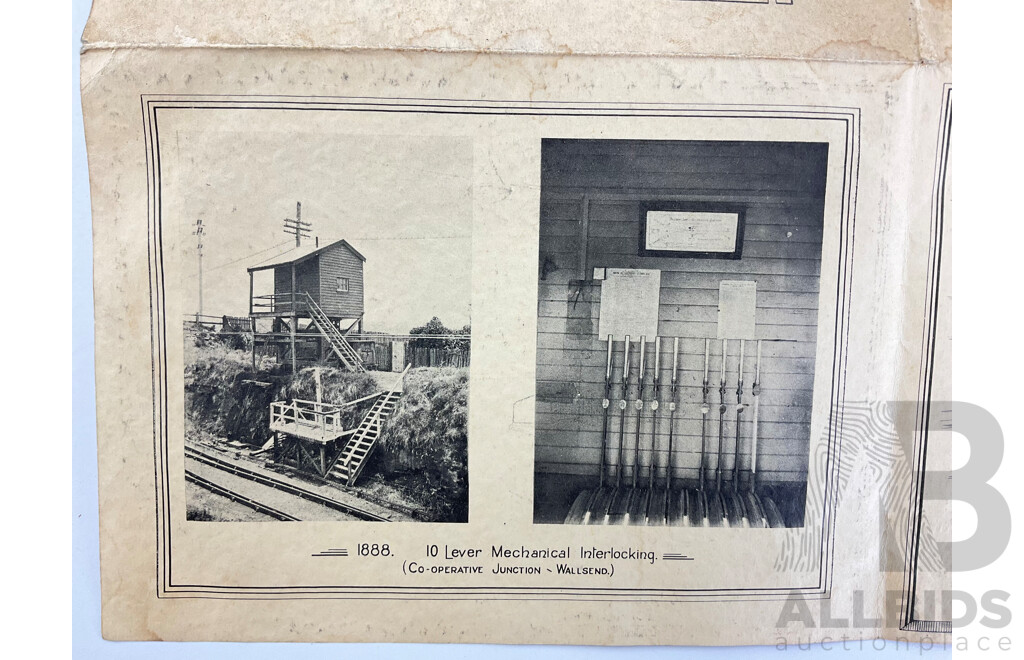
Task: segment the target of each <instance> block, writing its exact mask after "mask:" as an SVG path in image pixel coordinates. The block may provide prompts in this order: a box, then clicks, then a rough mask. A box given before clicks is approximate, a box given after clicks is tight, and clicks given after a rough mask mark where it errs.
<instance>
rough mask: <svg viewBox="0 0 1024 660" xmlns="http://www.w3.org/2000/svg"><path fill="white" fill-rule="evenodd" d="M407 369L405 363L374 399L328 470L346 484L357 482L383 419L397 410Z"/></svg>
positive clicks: (371, 451)
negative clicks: (385, 390) (384, 390)
mask: <svg viewBox="0 0 1024 660" xmlns="http://www.w3.org/2000/svg"><path fill="white" fill-rule="evenodd" d="M409 366H412V365H409ZM408 371H409V367H406V368H405V371H403V372H402V375H400V376H399V377H398V380H396V381H395V384H394V385H392V386H391V389H390V390H388V391H387V392H384V393H383V394H381V395H380V397H379V398H378V399H377V400H376V401H374V402H373V406H372V407H371V408H370V410H369V412H367V413H366V416H365V417H363V421H361V422H360V423H359V426H358V427H357V428H356V430H355V432H354V433H353V434H352V435H351V437H350V439H349V441H348V444H346V445H345V448H344V449H343V450H341V453H340V454H338V457H337V458H336V459H335V462H334V465H333V466H332V467H331V469H330V471H329V472H328V474H329V475H330V476H331V477H333V478H335V479H338V480H339V481H343V482H345V485H346V486H354V485H355V483H356V479H358V478H359V475H360V474H361V473H362V471H363V468H364V467H365V466H366V460H367V459H368V458H369V457H370V454H371V453H373V450H374V448H375V447H376V446H377V439H378V438H380V432H381V430H382V429H383V427H384V421H385V420H386V419H387V418H388V417H389V416H390V415H391V413H393V412H394V411H395V407H396V406H397V404H398V399H399V397H400V396H401V391H400V390H399V386H400V385H401V384H402V380H403V379H404V378H405V374H406V372H408Z"/></svg>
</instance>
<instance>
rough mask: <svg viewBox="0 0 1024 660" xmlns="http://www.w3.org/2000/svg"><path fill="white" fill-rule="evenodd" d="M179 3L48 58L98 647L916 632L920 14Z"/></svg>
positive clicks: (941, 100) (109, 6) (936, 318)
mask: <svg viewBox="0 0 1024 660" xmlns="http://www.w3.org/2000/svg"><path fill="white" fill-rule="evenodd" d="M206 4H207V3H203V2H197V3H181V4H174V3H172V4H171V5H169V6H168V5H166V4H159V5H158V4H157V3H148V2H141V3H133V4H132V5H131V6H130V7H126V6H121V5H118V4H117V3H112V2H98V3H97V5H96V8H95V10H94V13H93V17H92V19H91V21H90V25H89V28H88V30H87V33H86V37H85V42H86V43H85V49H84V53H83V59H82V72H83V73H82V94H83V108H84V113H85V119H86V134H87V139H88V146H89V165H90V176H91V181H92V200H93V212H94V219H95V220H94V222H95V224H94V237H95V238H94V240H95V263H96V268H95V285H96V294H95V295H96V319H97V322H96V323H97V327H96V342H97V346H96V353H97V365H96V372H97V412H98V420H99V422H98V423H99V432H98V439H99V448H98V450H99V466H100V504H101V537H102V542H101V562H102V572H103V602H104V611H103V626H104V634H105V636H106V637H108V638H110V639H175V640H178V639H182V640H184V639H189V640H250V641H261V640H263V641H270V640H274V641H314V640H315V641H436V642H500V643H574V644H778V643H780V640H781V642H782V643H785V642H787V641H790V642H791V643H794V644H795V643H796V642H797V640H800V641H806V640H808V639H813V640H816V639H822V638H825V637H829V636H831V637H833V638H838V637H839V636H840V635H847V636H848V637H850V638H871V637H876V636H885V637H888V638H893V637H896V636H900V637H906V638H909V639H921V638H922V637H923V636H929V635H930V636H931V637H930V639H936V640H941V639H942V636H943V635H944V634H945V633H947V632H948V627H947V625H946V624H947V623H948V619H949V614H948V611H945V609H944V607H945V605H944V603H942V602H941V600H942V598H941V592H942V589H943V588H945V587H944V585H946V583H947V579H948V566H947V565H946V564H944V558H943V555H942V551H941V548H942V547H943V546H942V541H943V540H944V539H948V532H949V529H948V528H949V525H948V510H945V509H943V508H942V507H941V506H934V507H932V506H930V505H929V507H928V508H927V509H926V510H921V507H914V506H913V502H914V501H915V493H917V494H919V493H920V489H922V488H934V487H935V486H934V484H932V485H929V483H930V482H928V481H927V480H926V479H925V478H924V472H926V471H927V470H926V469H925V468H924V467H922V466H923V465H924V463H925V461H927V460H929V459H928V456H927V454H928V452H927V451H926V450H925V448H926V446H930V447H931V448H932V449H931V455H932V458H931V459H930V460H933V461H934V460H935V457H936V455H937V456H938V457H939V459H941V458H942V456H943V454H944V453H946V454H947V455H948V441H946V443H945V445H944V443H943V441H942V440H941V438H939V436H938V435H931V436H929V435H928V430H929V429H931V428H940V427H941V414H938V413H940V412H941V411H938V412H935V413H933V411H932V410H931V409H930V408H929V407H928V406H921V405H915V404H911V405H904V404H902V403H900V402H907V401H929V400H931V398H935V399H936V400H939V399H938V398H937V397H935V396H934V395H935V393H936V392H933V389H934V387H939V388H940V389H941V387H942V385H941V383H942V382H944V381H942V374H943V373H946V370H945V367H944V361H945V360H948V353H944V352H943V351H945V349H944V348H943V346H944V344H942V342H941V341H937V340H936V337H939V338H941V337H944V336H947V335H948V328H947V329H946V330H943V327H945V326H942V323H943V322H944V321H942V319H943V318H944V315H946V314H948V309H947V307H948V305H947V306H941V305H942V303H941V302H937V301H942V300H943V299H944V298H943V294H942V293H941V292H940V289H939V287H940V285H941V283H942V282H943V281H946V280H944V278H948V274H947V273H946V271H942V269H941V267H940V266H939V265H938V264H937V261H939V260H937V259H936V258H935V255H936V254H941V251H942V250H943V249H948V241H947V242H946V243H945V248H944V247H943V245H944V244H943V242H942V240H941V239H940V237H941V236H943V235H944V234H943V232H948V231H950V229H949V227H950V224H949V220H948V217H947V216H946V215H944V213H943V212H942V208H944V205H942V204H939V205H936V204H935V203H933V202H934V200H944V199H946V198H947V196H948V195H949V194H951V193H950V192H949V190H950V188H949V181H948V180H947V178H946V177H944V176H938V175H937V174H936V173H937V172H938V171H945V169H946V168H945V167H944V166H943V167H940V168H938V169H937V166H936V163H945V162H946V160H947V158H948V154H949V152H950V149H949V144H950V142H951V141H950V138H949V121H948V116H949V114H950V113H951V88H950V87H949V85H948V83H949V82H950V69H949V63H948V58H949V39H948V24H947V23H945V22H944V21H945V20H946V18H945V17H946V16H948V12H944V11H942V10H941V8H938V9H937V8H935V7H930V8H929V9H928V10H927V11H917V10H916V9H915V8H914V5H911V4H906V5H901V6H900V7H899V8H898V9H894V8H893V7H891V6H889V5H886V6H885V7H886V9H885V11H884V12H883V11H880V10H879V8H878V7H876V6H874V5H872V4H871V3H868V4H863V3H859V4H858V3H848V2H841V1H840V0H830V2H825V3H803V2H800V0H794V3H793V4H791V5H786V4H784V3H779V2H773V3H769V2H763V3H762V2H751V3H718V2H692V3H691V2H678V3H677V2H659V3H656V4H657V7H656V8H652V9H651V13H650V14H644V13H640V12H631V13H629V17H628V18H624V17H623V12H624V6H623V5H622V4H621V3H611V2H607V3H606V2H595V3H587V9H586V11H579V7H577V6H575V5H574V3H532V2H525V3H517V4H516V5H515V8H506V10H505V11H495V12H493V13H491V14H489V18H487V17H483V16H474V17H470V15H467V14H464V13H460V14H454V13H452V12H454V9H447V8H445V7H442V6H441V5H440V3H438V4H433V3H428V4H426V5H424V6H423V7H421V8H409V9H406V10H403V11H404V12H406V13H401V14H399V13H396V14H395V15H394V16H389V15H387V13H386V12H387V11H396V12H397V10H385V14H383V15H382V14H381V13H380V11H381V10H379V9H378V8H376V6H375V5H373V4H372V3H354V4H353V5H351V6H346V7H345V8H341V7H340V5H339V4H337V3H322V5H323V6H318V7H317V8H316V9H317V11H314V10H312V9H309V10H307V11H303V12H299V11H289V12H281V11H280V9H279V7H278V6H277V5H276V4H273V3H266V5H267V6H266V7H264V6H263V4H264V3H261V2H252V3H247V4H246V15H247V16H250V17H259V18H258V19H257V18H248V19H245V20H242V19H240V18H238V17H237V14H236V13H234V12H230V11H228V10H227V9H226V8H224V7H223V6H222V5H221V4H219V3H218V4H216V6H214V4H210V6H205V5H206ZM272 4H273V6H271V5H272ZM531 10H533V11H534V12H535V13H533V14H530V13H529V12H530V11H531ZM657 12H660V14H659V13H657ZM785 12H789V13H785ZM893 12H896V13H895V14H893ZM836 15H841V16H842V20H838V19H836V18H835V16H836ZM527 16H529V17H530V18H529V19H528V20H527V19H526V18H525V17H527ZM670 19H671V20H670ZM515 25H522V26H523V27H521V28H516V27H513V26H515ZM755 28H756V29H755ZM737 30H741V31H742V33H743V34H744V35H745V37H746V38H744V39H742V40H740V39H738V38H737V36H736V34H737V32H736V31H737ZM623 55H630V56H629V57H624V56H623ZM666 217H669V218H675V220H673V221H672V222H666V220H665V218H666ZM687 218H688V220H687ZM709 218H710V219H712V220H713V221H714V222H713V223H711V224H710V225H709V224H707V221H708V219H709ZM680 219H682V221H683V222H682V224H680V222H681V221H680ZM687 222H688V223H689V224H687ZM696 222H703V223H704V224H703V225H701V227H696V225H694V223H696ZM673 226H675V227H676V230H673V229H672V227H673ZM659 227H660V228H661V229H659ZM649 229H650V231H648V230H649ZM643 274H647V275H644V276H643V282H644V285H643V286H638V287H636V288H635V290H634V289H630V287H629V286H622V278H623V277H625V276H628V275H632V276H639V275H643ZM648 275H650V276H648ZM603 296H609V297H608V298H605V301H606V302H609V303H611V304H609V305H608V307H607V308H606V309H605V310H604V313H602V308H601V302H602V298H603ZM631 322H632V323H631ZM634 326H635V327H636V328H639V329H641V330H642V331H641V332H639V333H638V334H642V335H643V336H642V337H641V336H636V335H634V336H628V337H627V336H626V335H628V334H629V332H627V330H631V329H632V328H633V327H634ZM722 326H728V327H729V328H733V329H732V330H729V329H728V328H726V329H725V330H723V327H722ZM723 332H724V334H723ZM935 374H939V376H938V380H936V377H935ZM925 382H927V383H936V382H938V383H940V385H938V386H933V387H932V389H927V390H926V391H923V392H922V390H921V384H922V383H925ZM929 420H931V421H929ZM928 437H931V438H933V441H932V442H931V443H930V445H928V443H925V442H923V440H924V439H925V438H928ZM944 446H945V449H943V447H944ZM936 447H938V449H936ZM940 463H941V461H940ZM929 492H931V491H929ZM936 497H937V496H936ZM936 497H929V498H926V499H936ZM918 499H919V498H918ZM910 529H914V530H922V531H919V532H915V533H912V534H910V533H908V530H910ZM922 538H924V539H925V540H924V541H922ZM929 599H931V600H929ZM932 601H934V602H932ZM926 603H927V605H926ZM739 622H742V623H739Z"/></svg>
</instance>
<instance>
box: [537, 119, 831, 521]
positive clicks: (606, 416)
mask: <svg viewBox="0 0 1024 660" xmlns="http://www.w3.org/2000/svg"><path fill="white" fill-rule="evenodd" d="M828 147H829V145H828V144H827V143H818V142H767V141H765V142H761V141H711V140H707V141H702V140H674V141H670V140H629V139H617V140H606V139H545V140H544V141H543V145H542V153H541V170H542V171H541V195H540V197H541V201H540V245H539V264H538V268H539V271H538V277H539V287H538V304H537V317H538V318H537V372H536V373H537V376H536V378H537V383H536V387H537V389H536V394H537V404H536V435H535V438H536V439H535V443H536V444H535V481H534V522H535V523H551V524H561V523H564V524H575V525H641V526H672V527H708V528H716V527H717V528H725V527H728V528H794V527H797V528H799V527H803V526H804V517H805V500H806V494H807V488H808V474H809V455H810V446H811V437H810V436H811V412H812V408H813V406H814V403H815V402H814V376H815V369H816V364H815V361H816V349H817V342H818V339H817V333H818V309H819V294H820V292H821V258H822V234H823V226H824V208H825V184H826V178H827V177H826V174H827V161H828Z"/></svg>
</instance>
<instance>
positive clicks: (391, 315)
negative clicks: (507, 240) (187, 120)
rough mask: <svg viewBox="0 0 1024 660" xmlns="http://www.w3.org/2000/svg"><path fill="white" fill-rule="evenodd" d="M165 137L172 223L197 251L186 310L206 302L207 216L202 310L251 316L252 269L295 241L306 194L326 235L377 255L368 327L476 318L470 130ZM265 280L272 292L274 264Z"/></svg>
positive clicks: (178, 133)
mask: <svg viewBox="0 0 1024 660" xmlns="http://www.w3.org/2000/svg"><path fill="white" fill-rule="evenodd" d="M300 114H301V113H300ZM296 130H301V127H300V126H298V127H297V128H296ZM160 139H161V156H162V161H163V163H164V164H163V171H164V172H165V175H164V182H165V185H164V189H163V210H164V216H163V217H164V223H165V227H167V228H171V229H172V230H174V231H177V232H179V236H186V237H187V240H186V242H185V246H186V247H185V248H184V249H185V250H189V249H190V250H192V253H191V254H187V253H186V254H185V256H184V257H183V258H184V259H185V264H186V267H185V269H184V277H183V280H182V288H183V295H184V302H185V304H184V310H185V311H186V312H189V313H191V312H194V311H196V309H197V308H198V287H199V283H198V260H197V259H196V258H195V256H194V254H195V252H194V249H195V248H194V239H193V238H192V237H191V236H188V234H189V232H190V230H191V229H192V228H193V225H194V223H195V221H196V219H197V218H202V219H203V224H204V227H205V229H204V236H205V238H204V250H203V253H204V261H203V268H204V278H203V312H204V314H210V315H221V314H230V315H239V316H244V315H246V314H247V313H248V294H249V279H248V274H247V273H246V268H247V267H249V266H253V265H256V264H257V263H259V262H262V261H265V260H267V259H268V258H270V257H273V256H275V255H277V254H279V253H281V252H283V251H285V250H287V249H288V248H289V247H294V240H295V239H294V238H293V237H290V236H288V235H286V234H285V233H284V232H283V220H284V219H285V218H294V217H295V203H296V202H297V201H301V202H302V219H303V220H304V221H308V222H311V223H313V227H312V230H313V234H314V235H315V236H319V237H320V244H321V245H325V244H326V243H327V242H330V241H333V240H337V239H339V238H344V239H345V240H347V241H348V242H349V243H351V244H352V245H353V247H355V248H356V249H357V250H359V251H360V252H361V253H362V254H363V256H365V257H366V263H365V265H364V275H363V277H364V286H365V297H366V303H365V305H366V315H365V323H364V328H365V329H366V330H371V331H382V332H393V333H405V332H408V331H409V329H410V328H412V327H415V326H417V325H422V324H423V323H426V322H427V321H428V320H430V318H431V317H432V316H438V317H440V318H441V320H442V321H444V323H445V324H446V325H448V326H449V327H453V328H459V327H462V326H463V325H465V324H467V323H469V322H470V292H471V283H470V272H471V260H470V255H471V249H470V248H471V236H470V232H471V225H472V198H471V191H472V176H473V171H472V142H471V141H470V140H469V139H468V138H457V137H435V136H423V137H409V136H387V135H384V136H359V135H324V134H323V133H320V134H310V133H301V132H290V131H285V130H282V131H276V132H255V133H254V132H245V133H243V132H236V131H225V130H202V131H200V130H194V129H192V130H190V129H177V130H165V129H164V128H162V129H161V135H160ZM240 152H243V153H244V158H239V155H238V154H239V153H240ZM305 240H306V239H304V241H305ZM309 240H312V239H309ZM256 286H257V294H259V293H261V291H260V290H259V289H263V291H262V292H264V293H269V292H270V290H271V288H272V280H271V275H270V274H269V272H268V273H264V274H263V277H262V280H261V277H260V275H257V280H256Z"/></svg>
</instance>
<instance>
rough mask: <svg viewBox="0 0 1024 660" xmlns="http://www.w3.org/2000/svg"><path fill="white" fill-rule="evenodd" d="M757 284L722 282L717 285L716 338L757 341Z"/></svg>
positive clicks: (733, 281) (750, 282)
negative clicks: (755, 318) (755, 319)
mask: <svg viewBox="0 0 1024 660" xmlns="http://www.w3.org/2000/svg"><path fill="white" fill-rule="evenodd" d="M756 313H757V282H754V281H752V280H722V281H721V282H719V284H718V338H719V339H757V334H756V330H757V327H756V324H755V321H754V317H755V314H756Z"/></svg>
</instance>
